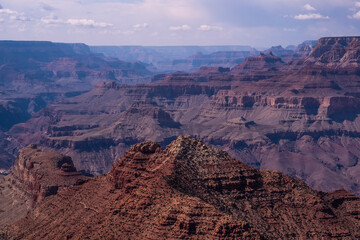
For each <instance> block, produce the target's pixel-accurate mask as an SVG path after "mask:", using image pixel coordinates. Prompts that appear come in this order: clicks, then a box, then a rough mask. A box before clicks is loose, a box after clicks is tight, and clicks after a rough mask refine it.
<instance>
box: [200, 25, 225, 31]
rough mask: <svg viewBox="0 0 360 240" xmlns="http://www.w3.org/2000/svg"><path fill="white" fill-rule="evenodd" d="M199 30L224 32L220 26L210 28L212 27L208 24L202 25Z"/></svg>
mask: <svg viewBox="0 0 360 240" xmlns="http://www.w3.org/2000/svg"><path fill="white" fill-rule="evenodd" d="M198 30H200V31H222V30H223V29H222V27H219V26H210V25H206V24H203V25H201V26H200V27H199V28H198Z"/></svg>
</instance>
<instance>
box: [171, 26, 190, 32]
mask: <svg viewBox="0 0 360 240" xmlns="http://www.w3.org/2000/svg"><path fill="white" fill-rule="evenodd" d="M169 30H170V31H188V30H191V27H190V26H189V25H186V24H184V25H181V26H171V27H169Z"/></svg>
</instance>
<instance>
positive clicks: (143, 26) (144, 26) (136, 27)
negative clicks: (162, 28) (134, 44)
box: [133, 23, 149, 31]
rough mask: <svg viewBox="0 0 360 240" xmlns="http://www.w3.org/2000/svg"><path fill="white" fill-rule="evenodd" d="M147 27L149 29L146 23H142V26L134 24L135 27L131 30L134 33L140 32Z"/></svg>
mask: <svg viewBox="0 0 360 240" xmlns="http://www.w3.org/2000/svg"><path fill="white" fill-rule="evenodd" d="M148 27H149V24H148V23H143V24H140V23H138V24H135V25H134V26H133V28H134V29H135V31H140V30H142V29H145V28H148Z"/></svg>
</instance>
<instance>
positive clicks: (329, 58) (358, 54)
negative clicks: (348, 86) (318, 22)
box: [305, 37, 360, 67]
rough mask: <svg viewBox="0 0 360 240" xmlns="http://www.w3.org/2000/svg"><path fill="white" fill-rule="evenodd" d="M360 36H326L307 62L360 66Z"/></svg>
mask: <svg viewBox="0 0 360 240" xmlns="http://www.w3.org/2000/svg"><path fill="white" fill-rule="evenodd" d="M359 48H360V37H326V38H321V39H319V40H318V42H317V44H316V45H315V47H314V48H313V50H312V51H311V53H310V55H309V57H308V58H307V59H306V60H305V61H306V62H312V63H314V62H316V63H317V64H322V65H326V66H329V67H335V66H337V67H358V66H359V63H360V51H359Z"/></svg>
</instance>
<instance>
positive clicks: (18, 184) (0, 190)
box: [0, 144, 87, 227]
mask: <svg viewBox="0 0 360 240" xmlns="http://www.w3.org/2000/svg"><path fill="white" fill-rule="evenodd" d="M0 177H1V178H0V202H1V203H0V227H2V226H4V225H6V224H10V223H13V222H14V221H16V220H19V219H20V218H22V217H24V216H25V215H26V214H27V212H28V211H30V210H31V209H32V208H33V207H34V206H37V205H38V204H39V203H41V202H42V201H44V199H45V198H47V197H49V196H52V195H56V194H57V192H58V191H59V190H61V189H62V188H65V187H69V186H74V185H79V184H83V183H84V182H85V181H87V177H85V176H83V175H82V174H80V173H79V172H77V171H76V169H75V167H74V164H73V162H72V160H71V158H70V157H67V156H64V155H61V154H58V153H48V152H42V151H41V150H40V149H38V148H37V146H36V145H35V144H31V145H29V146H28V147H26V148H24V149H23V150H21V152H20V154H19V156H18V158H17V159H16V161H15V164H14V166H13V167H12V169H11V171H10V173H9V174H8V175H6V176H0Z"/></svg>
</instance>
